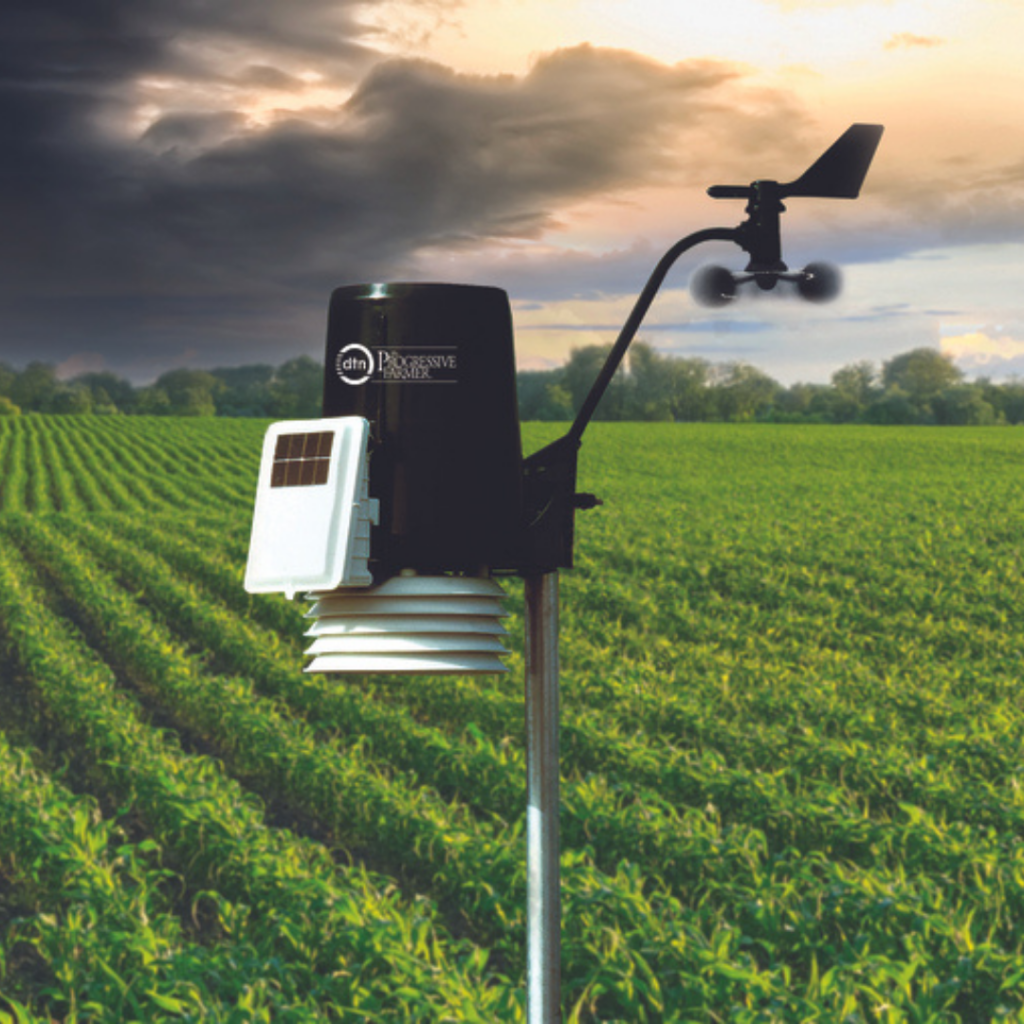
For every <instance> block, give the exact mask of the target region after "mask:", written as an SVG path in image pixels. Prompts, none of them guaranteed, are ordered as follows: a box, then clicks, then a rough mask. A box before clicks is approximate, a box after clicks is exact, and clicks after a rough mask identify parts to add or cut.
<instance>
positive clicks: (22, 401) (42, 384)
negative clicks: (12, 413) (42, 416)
mask: <svg viewBox="0 0 1024 1024" xmlns="http://www.w3.org/2000/svg"><path fill="white" fill-rule="evenodd" d="M56 390H57V371H56V369H55V368H54V367H53V366H51V365H50V364H49V363H39V362H35V363H29V364H28V366H26V367H25V369H24V370H22V371H21V373H19V374H18V376H17V379H16V380H15V381H14V383H13V385H12V386H11V390H10V393H9V396H8V397H9V398H10V399H11V401H12V402H14V404H15V405H18V406H20V407H21V408H22V409H23V410H24V411H26V412H29V411H31V412H45V411H46V410H47V409H48V408H49V407H50V402H51V400H52V399H53V395H54V392H56Z"/></svg>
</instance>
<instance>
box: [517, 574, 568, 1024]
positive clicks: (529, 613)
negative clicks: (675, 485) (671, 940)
mask: <svg viewBox="0 0 1024 1024" xmlns="http://www.w3.org/2000/svg"><path fill="white" fill-rule="evenodd" d="M525 583H526V1019H527V1022H528V1024H557V1022H558V1021H559V1020H560V1019H561V1016H560V1014H561V1011H560V1003H561V980H562V966H561V940H562V934H561V929H562V900H561V892H560V887H559V884H560V880H559V836H558V573H557V571H556V572H546V573H542V574H538V575H532V576H527V577H526V578H525Z"/></svg>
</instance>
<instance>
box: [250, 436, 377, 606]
mask: <svg viewBox="0 0 1024 1024" xmlns="http://www.w3.org/2000/svg"><path fill="white" fill-rule="evenodd" d="M369 430H370V425H369V423H368V422H367V421H366V420H365V419H363V418H362V417H360V416H343V417H335V418H331V419H321V420H285V421H283V422H280V423H274V424H272V425H271V426H270V428H269V429H268V430H267V433H266V436H265V437H264V440H263V457H262V460H261V462H260V474H259V481H258V483H257V486H256V507H255V510H254V512H253V520H252V536H251V538H250V541H249V560H248V564H247V565H246V570H245V589H246V590H247V591H248V592H249V593H250V594H266V593H284V594H286V595H287V596H288V597H294V595H295V594H297V593H298V592H299V591H303V590H333V589H335V588H336V587H346V586H351V587H365V586H369V585H370V584H371V583H372V582H373V577H372V575H371V574H370V572H369V568H368V564H367V563H368V560H369V556H370V527H371V525H373V524H374V523H376V522H377V519H378V508H377V502H376V501H374V500H372V499H371V498H370V496H369V493H368V492H369V471H368V466H367V441H368V439H369Z"/></svg>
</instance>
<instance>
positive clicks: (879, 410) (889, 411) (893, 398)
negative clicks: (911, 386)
mask: <svg viewBox="0 0 1024 1024" xmlns="http://www.w3.org/2000/svg"><path fill="white" fill-rule="evenodd" d="M923 418H924V414H923V413H922V410H921V408H920V406H918V405H916V404H915V403H914V402H912V401H911V400H910V396H909V395H908V394H907V393H906V392H905V391H904V390H903V389H902V388H899V387H891V388H889V389H888V390H886V391H885V393H884V394H882V395H880V396H879V397H878V398H876V399H875V400H874V401H873V402H872V403H871V404H870V405H869V406H868V407H867V409H866V410H865V411H864V420H865V422H867V423H875V424H878V425H879V426H898V425H901V424H911V423H921V422H922V421H923Z"/></svg>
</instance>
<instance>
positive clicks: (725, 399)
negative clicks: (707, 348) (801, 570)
mask: <svg viewBox="0 0 1024 1024" xmlns="http://www.w3.org/2000/svg"><path fill="white" fill-rule="evenodd" d="M609 351H610V346H602V345H591V346H587V347H585V348H580V349H576V350H574V351H573V352H572V354H571V356H570V358H569V360H568V362H566V363H565V364H564V365H563V366H560V367H557V368H555V369H552V370H528V371H523V372H521V373H519V374H518V375H517V379H516V380H517V388H518V394H519V412H520V417H521V418H522V419H523V420H561V421H565V420H570V419H572V418H573V416H574V415H575V413H576V411H577V410H578V409H579V408H580V406H581V405H582V403H583V400H584V398H585V397H586V394H587V392H588V391H589V390H590V386H591V384H592V383H593V382H594V380H595V379H596V377H597V375H598V372H599V371H600V369H601V367H602V366H603V364H604V361H605V358H606V357H607V355H608V352H609ZM322 390H323V369H322V367H321V365H320V364H319V363H318V362H316V361H315V360H313V359H311V358H310V357H308V356H300V357H299V358H297V359H291V360H289V361H288V362H286V363H284V364H282V365H281V366H278V367H272V366H268V365H262V364H261V365H252V366H240V367H232V368H223V369H216V370H187V369H180V370H172V371H170V372H168V373H165V374H163V375H162V376H161V377H159V378H158V379H157V380H156V381H155V382H154V383H153V384H150V385H146V386H144V387H136V386H134V385H133V384H131V383H130V382H129V381H127V380H125V379H124V378H122V377H119V376H118V375H116V374H114V373H109V372H100V373H83V374H80V375H79V376H77V377H74V378H73V379H71V380H60V379H59V378H58V376H57V370H56V368H55V367H54V366H53V365H51V364H49V363H42V362H34V363H29V365H28V366H26V367H25V368H24V369H22V370H20V371H19V370H15V369H13V368H12V367H10V366H7V365H5V364H3V363H0V415H17V414H18V413H21V412H27V413H32V412H42V413H64V414H78V415H89V414H92V415H111V414H118V413H124V414H136V415H150V416H153V415H156V416H255V417H264V418H268V419H310V418H316V417H319V416H320V412H321V396H322ZM595 419H598V420H647V421H676V422H697V421H716V420H717V421H725V422H741V421H760V422H769V423H877V424H914V423H916V424H942V425H962V426H966V425H986V424H996V423H1008V424H1015V423H1021V422H1024V382H1022V381H1018V380H1011V381H1009V382H1004V383H994V382H992V381H990V380H987V379H980V380H976V381H967V380H965V378H964V374H963V371H962V370H960V369H959V368H958V367H957V366H956V365H954V363H953V362H952V360H951V359H950V358H949V357H947V356H944V355H942V353H940V352H939V351H937V350H936V349H931V348H917V349H913V350H912V351H910V352H905V353H903V354H901V355H897V356H894V357H893V358H892V359H890V360H888V361H886V362H884V363H883V364H882V365H881V367H877V366H876V365H875V364H873V363H871V362H867V361H861V362H856V363H851V364H849V365H847V366H843V367H842V368H840V369H838V370H836V372H835V373H833V374H832V377H831V379H830V381H829V383H828V384H800V383H798V384H792V385H789V386H788V387H786V386H783V385H781V384H779V383H778V382H777V381H775V380H773V379H772V378H771V377H769V376H768V375H767V374H765V373H763V372H762V371H761V370H758V369H757V368H756V367H754V366H751V365H750V364H748V363H744V362H725V363H712V362H710V361H708V360H706V359H699V358H683V357H678V356H671V355H663V354H661V353H659V352H657V351H655V350H654V349H653V348H652V347H651V346H650V345H648V344H646V343H644V342H641V341H638V342H635V343H634V344H633V346H632V347H631V349H630V353H629V357H628V360H627V361H626V362H625V363H624V364H623V366H622V367H620V369H619V372H618V373H616V375H615V377H614V378H613V380H612V382H611V384H610V385H609V387H608V390H607V392H606V393H605V396H604V398H603V400H602V402H601V404H600V405H599V406H598V410H597V414H596V416H595Z"/></svg>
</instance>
